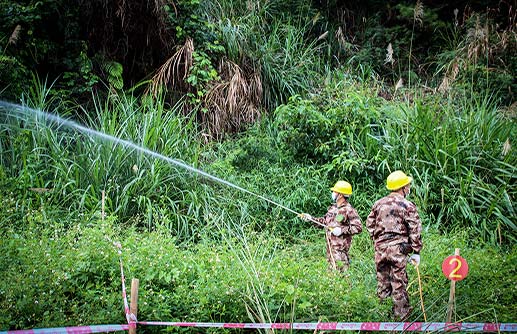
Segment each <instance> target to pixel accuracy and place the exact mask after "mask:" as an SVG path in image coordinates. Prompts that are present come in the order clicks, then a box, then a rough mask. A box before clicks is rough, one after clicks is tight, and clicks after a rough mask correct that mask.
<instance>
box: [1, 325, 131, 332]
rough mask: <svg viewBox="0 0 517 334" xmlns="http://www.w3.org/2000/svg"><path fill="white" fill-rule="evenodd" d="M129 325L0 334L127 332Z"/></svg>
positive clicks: (27, 330)
mask: <svg viewBox="0 0 517 334" xmlns="http://www.w3.org/2000/svg"><path fill="white" fill-rule="evenodd" d="M128 329H129V325H93V326H77V327H57V328H34V329H22V330H15V331H7V332H0V334H88V333H107V332H119V331H127V330H128Z"/></svg>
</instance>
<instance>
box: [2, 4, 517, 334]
mask: <svg viewBox="0 0 517 334" xmlns="http://www.w3.org/2000/svg"><path fill="white" fill-rule="evenodd" d="M112 6H113V7H112ZM505 6H506V4H505V3H501V4H500V6H499V7H498V8H497V10H496V9H493V8H492V9H490V8H489V9H488V10H487V9H486V8H487V4H485V3H484V2H482V1H474V2H471V5H470V6H461V7H460V9H459V10H458V11H457V12H456V11H454V8H452V7H451V6H449V5H446V6H444V7H442V8H437V7H432V6H430V7H427V6H426V5H425V4H424V5H422V3H421V2H420V1H417V3H416V5H415V4H413V3H406V2H398V3H396V4H392V3H390V2H385V1H374V0H367V1H364V2H362V3H361V4H356V5H348V7H347V5H340V4H338V2H329V3H326V4H325V5H322V4H321V3H320V2H312V1H307V0H293V1H280V0H272V1H250V2H246V4H245V5H244V4H243V2H242V1H234V0H219V1H215V0H205V1H203V0H201V1H197V0H179V1H175V2H165V1H154V2H151V3H149V4H148V5H145V6H144V5H142V4H141V3H140V2H138V3H137V2H135V1H124V2H123V3H120V4H118V7H116V6H115V5H114V4H108V3H106V2H105V1H98V0H94V1H89V2H81V3H80V5H77V6H76V5H73V6H71V5H70V4H68V3H67V2H63V1H47V0H43V1H37V2H34V1H3V0H0V14H1V15H0V17H7V19H6V20H0V99H1V100H2V101H0V202H1V203H2V206H1V207H0V233H1V235H0V252H1V253H2V254H3V256H2V257H1V258H0V267H1V268H2V274H3V275H2V279H0V330H7V329H24V328H37V327H40V328H41V327H61V326H76V325H90V324H108V323H124V322H125V317H124V310H123V304H122V300H121V286H120V285H121V282H120V268H119V257H118V253H117V250H118V249H117V248H116V247H115V246H114V242H120V243H121V244H122V254H121V258H122V260H123V263H124V270H125V274H126V277H127V278H132V277H135V278H138V279H140V291H139V312H138V315H139V320H161V321H201V322H250V321H253V322H291V321H293V322H317V321H353V322H356V321H357V322H359V321H391V320H392V318H391V314H390V309H391V305H390V303H386V304H379V302H378V301H377V298H376V297H375V287H376V281H375V270H374V261H373V249H372V243H371V240H370V239H369V237H368V235H367V232H366V231H364V232H363V233H362V234H360V235H358V236H356V237H355V238H354V241H353V245H352V251H351V257H352V265H351V269H350V270H349V272H348V273H347V275H346V276H340V275H338V274H337V273H334V272H330V271H328V270H327V263H326V261H325V241H324V238H323V237H322V232H321V230H319V229H316V228H313V227H312V226H311V225H310V224H308V223H305V222H303V221H302V220H300V219H298V218H297V217H296V215H295V214H293V212H292V211H290V210H293V211H295V212H308V213H310V214H312V215H314V216H319V215H323V214H324V212H325V211H326V208H327V206H328V205H329V202H330V193H329V187H330V186H331V185H332V184H333V183H334V182H335V181H336V180H337V179H346V180H348V181H349V182H350V183H351V184H352V185H353V189H354V194H353V196H352V197H351V202H352V204H353V205H354V206H355V207H356V208H357V210H358V212H359V215H360V216H361V218H362V220H363V222H364V220H365V218H366V216H367V215H368V213H369V210H370V208H371V205H372V204H373V202H374V201H375V200H377V199H378V198H380V197H381V196H384V195H385V194H386V189H385V187H384V182H385V178H386V176H387V175H388V174H389V173H390V172H391V171H393V170H396V169H402V170H404V171H406V172H407V173H408V174H410V175H412V176H413V177H414V180H415V182H414V187H413V188H412V193H411V197H410V199H411V200H412V201H414V202H415V203H416V205H417V207H418V209H419V213H420V216H421V218H422V222H423V228H424V232H423V240H424V249H423V251H422V264H421V266H420V273H421V274H422V284H423V296H424V302H425V307H426V314H427V319H428V320H429V321H438V322H441V321H444V320H445V313H446V308H447V301H448V293H449V281H448V280H447V279H446V278H445V277H444V276H443V275H442V273H441V262H442V261H443V259H444V258H445V257H446V256H448V255H451V254H452V253H453V252H454V248H460V249H461V254H462V255H463V256H464V257H465V258H466V259H467V261H468V263H469V267H470V271H469V275H468V277H467V278H466V279H465V280H463V281H461V282H459V283H458V284H457V298H458V299H457V303H456V309H455V314H454V316H455V320H456V321H466V322H485V321H486V322H497V321H499V322H515V321H516V319H515V314H517V309H516V306H515V302H514V300H515V277H516V274H517V273H516V266H515V264H516V263H517V252H516V251H517V249H516V247H515V244H516V241H517V222H516V219H515V216H516V215H515V206H514V201H515V198H516V197H517V190H516V188H515V184H516V183H517V182H516V178H517V176H516V175H517V174H516V169H517V156H516V154H515V149H514V148H513V146H512V144H513V143H512V140H513V138H516V137H517V133H516V129H517V128H516V124H515V120H516V110H515V99H514V91H515V79H514V77H515V68H516V66H517V59H516V53H515V47H516V43H517V41H516V40H515V24H514V23H515V21H514V20H515V12H514V9H511V8H510V7H508V6H506V7H505ZM507 7H508V8H507ZM57 13H61V14H62V16H60V17H59V20H55V17H56V15H57ZM63 13H66V14H63ZM372 13H374V14H372ZM50 18H52V19H50ZM140 20H144V21H145V24H142V21H140ZM50 22H53V23H52V24H51V23H50ZM63 39H64V42H63ZM3 100H6V101H16V103H19V104H20V105H16V104H11V103H8V102H5V101H3ZM52 115H59V116H60V117H63V119H66V120H69V121H71V122H75V123H67V122H68V121H65V122H63V121H57V119H56V117H55V116H52ZM79 124H80V125H84V126H85V127H86V128H88V129H91V130H92V131H90V130H87V129H86V128H83V129H82V130H79V128H78V126H77V125H79ZM70 125H73V126H70ZM146 150H149V151H146ZM183 163H184V164H186V165H188V166H189V168H184V167H185V166H184V165H182V164H183ZM196 170H197V171H203V172H206V173H209V174H210V175H212V176H213V177H205V176H203V175H202V173H198V172H196ZM217 178H220V179H221V180H222V181H223V182H218V180H217ZM225 183H226V184H225ZM240 187H242V188H240ZM103 193H104V196H103ZM103 199H104V202H103ZM286 208H287V209H288V210H286ZM408 271H409V277H410V284H409V293H410V298H411V303H412V305H413V307H414V308H415V311H414V313H413V316H412V319H411V320H415V321H423V320H424V318H423V314H422V312H421V310H420V306H419V301H420V300H419V291H418V281H417V275H416V272H415V270H414V268H413V267H410V268H409V269H408ZM126 284H127V285H129V280H128V281H127V282H126ZM163 330H164V328H162V327H154V328H147V327H143V326H142V327H140V328H139V331H144V332H158V331H163ZM167 330H169V329H167ZM170 331H173V332H193V333H194V332H196V333H197V332H199V330H198V329H185V328H183V329H177V328H176V329H170ZM204 332H220V330H210V329H206V330H205V331H204ZM226 332H231V333H234V332H239V331H238V330H229V329H228V330H227V331H226Z"/></svg>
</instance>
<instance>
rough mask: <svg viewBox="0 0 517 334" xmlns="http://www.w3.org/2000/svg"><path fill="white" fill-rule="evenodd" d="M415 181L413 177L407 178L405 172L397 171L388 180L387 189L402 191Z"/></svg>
mask: <svg viewBox="0 0 517 334" xmlns="http://www.w3.org/2000/svg"><path fill="white" fill-rule="evenodd" d="M411 181H413V178H412V177H411V176H407V175H406V174H405V173H404V172H403V171H400V170H396V171H394V172H393V173H391V174H390V175H389V176H388V178H387V179H386V188H388V190H397V189H400V188H402V187H404V186H406V185H408V184H410V183H411Z"/></svg>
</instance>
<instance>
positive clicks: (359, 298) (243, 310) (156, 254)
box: [0, 207, 517, 332]
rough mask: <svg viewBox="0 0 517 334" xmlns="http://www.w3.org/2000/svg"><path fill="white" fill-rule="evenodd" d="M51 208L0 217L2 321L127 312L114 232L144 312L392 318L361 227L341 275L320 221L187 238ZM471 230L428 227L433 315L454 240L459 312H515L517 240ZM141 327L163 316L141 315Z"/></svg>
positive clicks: (118, 318) (426, 266) (28, 322)
mask: <svg viewBox="0 0 517 334" xmlns="http://www.w3.org/2000/svg"><path fill="white" fill-rule="evenodd" d="M4 213H5V207H2V215H3V214H4ZM57 219H59V217H58V216H52V215H51V214H49V213H46V212H45V211H44V210H42V211H39V212H38V211H33V212H31V215H30V216H29V217H28V220H27V228H26V229H24V230H23V231H18V230H14V229H11V228H8V227H5V225H2V230H1V231H2V232H1V237H2V240H3V241H2V243H0V251H1V252H2V254H4V255H5V256H3V257H2V259H1V264H2V268H3V275H2V279H1V280H0V296H1V298H0V306H1V308H0V309H1V311H0V328H1V329H2V330H6V329H8V328H9V329H17V328H30V327H58V326H66V325H69V326H75V325H90V324H107V323H124V321H125V316H124V309H123V301H122V297H121V282H120V268H119V260H118V255H117V254H118V253H117V251H118V248H117V247H115V246H114V244H113V243H114V242H120V243H121V245H122V253H121V257H122V260H123V263H124V273H125V276H126V285H127V289H128V293H129V285H130V280H131V278H138V279H139V281H140V288H139V310H138V318H139V320H142V321H160V320H161V321H200V322H201V321H202V322H250V321H254V322H289V321H296V322H302V321H303V322H317V321H386V320H389V319H391V318H390V317H391V316H390V308H391V307H390V305H389V303H387V304H382V305H380V304H379V303H378V301H377V298H376V297H375V286H376V281H375V270H374V263H373V251H372V247H371V241H370V240H369V238H368V236H367V235H366V233H363V234H361V235H359V236H357V237H355V238H354V243H353V247H352V251H351V257H352V267H351V270H350V271H349V272H348V273H347V275H346V276H342V275H339V274H337V273H334V272H329V271H328V270H327V263H326V260H325V251H324V249H325V243H324V238H323V237H322V234H321V231H320V230H317V229H311V230H312V232H311V233H310V234H308V235H307V237H306V238H305V239H304V240H301V239H299V240H297V241H296V242H294V243H291V244H286V243H285V242H284V241H283V240H281V239H278V238H275V237H272V236H266V235H265V234H256V233H253V232H251V233H250V232H246V229H245V228H244V229H243V228H241V227H237V226H235V227H232V228H230V229H227V228H226V226H220V227H219V229H218V230H217V232H218V233H219V234H220V235H221V240H220V241H218V242H213V241H211V240H210V239H207V236H208V237H210V235H207V234H205V233H204V232H203V231H201V233H200V234H199V237H198V238H199V240H198V241H199V242H198V243H197V244H190V245H188V246H187V245H185V247H184V246H181V245H178V243H177V239H175V238H174V237H171V236H170V233H169V231H168V230H167V229H162V228H159V229H158V230H157V231H155V232H152V233H147V232H138V231H136V230H135V229H133V228H126V229H122V228H120V227H119V226H120V225H119V224H118V222H117V220H116V219H115V218H113V217H108V218H107V219H106V220H105V221H100V220H92V221H91V222H90V223H84V222H79V223H78V224H76V225H75V226H74V227H73V228H64V227H63V225H62V224H61V223H59V222H57ZM210 238H211V237H210ZM466 239H467V235H466V234H465V233H463V234H461V233H458V234H457V235H456V236H452V235H443V234H439V233H437V232H436V231H435V230H432V229H430V230H428V231H425V232H424V244H425V246H424V251H423V253H422V258H423V262H422V265H421V267H420V272H421V274H422V284H423V293H424V301H425V305H426V315H427V318H428V320H429V321H443V320H444V317H445V313H446V309H447V301H448V291H449V283H448V281H447V279H446V278H445V277H444V276H443V275H442V273H441V269H440V268H441V261H442V260H443V259H444V258H445V257H446V256H448V255H450V254H451V253H452V252H453V248H454V247H459V248H461V252H462V253H461V254H462V255H463V256H464V257H465V258H466V259H467V261H469V266H470V272H469V275H468V276H467V278H466V279H465V280H464V281H461V282H459V283H458V284H457V304H456V309H455V319H456V320H457V321H462V320H463V319H465V320H464V321H469V322H476V321H500V322H509V321H513V318H512V317H513V315H514V314H515V311H516V309H515V303H513V299H512V295H513V290H512V289H513V284H512V282H511V280H512V277H514V276H515V268H514V267H513V266H512V265H511V263H513V262H515V257H516V256H517V255H516V253H515V250H512V251H510V252H509V253H501V252H499V251H497V250H495V249H492V248H487V247H485V248H479V247H468V246H467V244H468V242H467V240H466ZM409 275H410V282H409V293H410V298H411V303H412V304H413V305H414V307H415V312H414V314H413V317H412V320H416V321H422V320H423V314H422V313H421V311H420V308H419V294H418V281H417V276H416V273H415V270H414V269H413V268H409ZM486 286H492V287H493V288H491V289H486V288H485V287H486ZM467 319H468V320H467ZM140 330H143V331H145V332H158V331H160V330H161V328H160V327H144V326H140V327H139V331H140ZM175 331H176V330H175ZM190 332H198V330H197V329H192V330H190Z"/></svg>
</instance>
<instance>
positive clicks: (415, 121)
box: [275, 76, 517, 242]
mask: <svg viewBox="0 0 517 334" xmlns="http://www.w3.org/2000/svg"><path fill="white" fill-rule="evenodd" d="M338 78H339V79H338V80H336V81H331V82H328V83H327V85H326V87H325V88H324V89H323V90H322V91H321V92H320V94H318V95H316V96H314V97H311V98H305V99H303V98H301V97H299V96H295V97H293V98H292V99H291V100H290V102H289V103H288V104H286V105H283V106H280V107H279V108H278V109H277V110H276V112H275V115H276V119H275V122H276V124H277V126H278V128H279V132H280V134H279V136H280V138H281V139H282V141H283V143H284V147H285V149H286V150H290V151H291V152H292V154H293V155H294V156H295V157H296V159H297V161H299V162H302V161H306V160H307V159H308V160H309V161H311V162H312V163H316V164H318V165H320V166H321V168H322V169H324V170H328V171H329V172H331V176H332V177H333V179H338V178H345V179H349V180H350V181H351V182H352V184H354V185H358V186H359V188H360V189H361V191H366V192H370V195H373V194H375V197H378V196H379V195H378V194H377V189H379V187H380V186H381V185H382V184H383V183H384V180H385V178H386V176H387V175H388V174H389V173H390V172H391V171H393V170H396V169H402V170H405V171H406V172H408V173H410V174H412V175H413V176H414V178H415V187H416V191H415V194H414V195H413V196H415V200H416V202H417V204H418V206H419V208H420V209H421V210H422V211H423V213H424V215H425V216H426V217H427V219H428V223H430V224H433V225H434V224H436V225H437V226H441V227H444V228H447V229H451V228H455V227H458V226H461V227H465V228H468V229H471V230H472V231H475V232H476V233H475V234H476V235H477V236H480V237H481V238H483V239H485V240H492V241H493V242H496V241H498V242H502V241H503V240H506V241H507V242H513V241H515V240H516V236H517V226H516V225H515V221H514V219H513V218H512V217H513V216H514V214H515V212H514V208H513V204H512V200H511V198H514V197H515V196H516V193H515V189H514V188H513V187H512V186H511V184H514V183H515V168H516V167H515V166H516V163H517V161H516V155H515V154H514V153H513V152H512V150H511V149H510V148H509V146H508V143H509V140H510V138H512V137H513V136H515V133H516V126H515V118H514V115H506V114H505V113H504V112H503V111H502V110H501V109H498V108H497V104H495V103H493V102H492V101H491V100H490V99H489V98H479V97H472V98H470V99H467V98H463V99H456V100H443V99H440V98H439V96H436V95H430V96H426V95H423V96H420V97H417V96H414V97H412V99H413V101H412V102H411V103H408V102H406V101H403V100H400V101H397V100H395V101H386V100H384V99H382V98H380V97H377V96H376V95H377V94H376V92H375V91H372V90H370V91H365V90H364V89H362V88H360V87H356V86H355V85H353V84H346V81H344V80H342V77H340V76H338ZM505 147H506V148H505ZM375 197H374V198H375Z"/></svg>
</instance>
